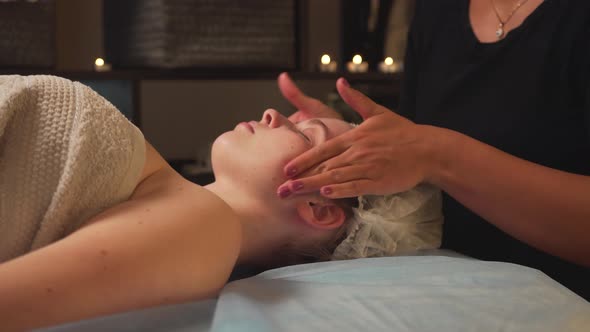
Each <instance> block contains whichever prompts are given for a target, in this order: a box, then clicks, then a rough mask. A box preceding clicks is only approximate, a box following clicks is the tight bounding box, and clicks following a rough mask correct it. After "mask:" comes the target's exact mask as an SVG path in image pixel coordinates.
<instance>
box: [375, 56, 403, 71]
mask: <svg viewBox="0 0 590 332" xmlns="http://www.w3.org/2000/svg"><path fill="white" fill-rule="evenodd" d="M399 70H400V65H399V64H398V63H396V62H395V61H393V58H392V57H389V56H388V57H387V58H385V60H383V62H380V63H379V71H380V72H382V73H395V72H397V71H399Z"/></svg>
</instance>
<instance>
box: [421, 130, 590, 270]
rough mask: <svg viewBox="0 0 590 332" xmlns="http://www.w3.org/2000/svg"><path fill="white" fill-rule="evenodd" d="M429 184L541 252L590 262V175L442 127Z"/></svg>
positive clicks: (438, 134) (584, 262) (585, 263)
mask: <svg viewBox="0 0 590 332" xmlns="http://www.w3.org/2000/svg"><path fill="white" fill-rule="evenodd" d="M430 131H431V132H433V133H437V134H436V135H437V136H434V137H436V139H435V141H436V143H433V144H434V145H435V146H436V148H435V149H434V150H435V151H439V152H438V155H439V158H438V160H439V161H440V162H439V163H437V164H436V167H433V168H432V170H433V171H432V175H431V177H430V182H431V183H433V184H435V185H437V186H439V187H440V188H441V189H442V190H444V191H446V192H447V193H448V194H449V195H451V196H453V197H454V198H455V199H456V200H458V201H459V202H461V203H462V204H463V205H465V206H466V207H467V208H469V209H471V210H472V211H474V212H475V213H477V214H478V215H480V216H481V217H483V218H484V219H486V220H487V221H488V222H491V223H492V224H494V225H496V226H497V227H499V228H500V229H502V230H503V231H505V232H506V233H508V234H510V235H512V236H514V237H515V238H517V239H519V240H521V241H523V242H526V243H528V244H530V245H532V246H534V247H536V248H538V249H540V250H543V251H546V252H548V253H551V254H554V255H556V256H559V257H562V258H564V259H567V260H569V261H572V262H575V263H578V264H581V265H585V266H590V177H588V176H583V175H576V174H571V173H566V172H562V171H558V170H555V169H551V168H548V167H544V166H541V165H538V164H534V163H531V162H528V161H525V160H523V159H519V158H516V157H514V156H511V155H509V154H507V153H504V152H502V151H500V150H498V149H495V148H493V147H491V146H489V145H486V144H484V143H481V142H479V141H477V140H475V139H472V138H470V137H468V136H465V135H462V134H460V133H457V132H453V131H450V130H445V129H441V128H432V129H431V130H430Z"/></svg>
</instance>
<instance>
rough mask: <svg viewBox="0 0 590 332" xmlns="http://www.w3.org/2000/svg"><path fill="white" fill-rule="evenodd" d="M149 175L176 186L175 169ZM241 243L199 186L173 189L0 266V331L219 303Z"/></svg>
mask: <svg viewBox="0 0 590 332" xmlns="http://www.w3.org/2000/svg"><path fill="white" fill-rule="evenodd" d="M153 176H162V177H171V178H177V176H174V175H172V174H171V171H170V170H165V171H162V172H160V173H156V174H154V175H153ZM240 239H241V233H240V228H239V223H238V222H237V220H236V219H235V217H234V216H233V212H232V211H231V209H230V208H229V207H228V206H227V205H226V204H225V203H223V202H222V201H221V200H219V199H218V198H217V197H215V196H214V195H212V194H210V193H209V192H208V191H206V190H205V189H203V188H200V187H198V186H196V185H194V184H190V183H188V182H186V181H181V180H174V181H170V182H168V185H166V186H163V187H162V188H160V190H157V191H153V192H151V193H149V194H146V195H143V196H141V197H140V198H138V199H136V200H131V201H127V202H124V203H122V204H120V205H117V206H116V207H113V208H111V209H109V210H107V211H105V212H104V213H101V214H99V215H97V216H96V217H94V218H93V219H92V220H91V222H90V223H88V224H87V226H85V227H83V228H82V229H80V230H78V231H77V232H75V233H73V234H72V235H70V236H68V237H67V238H65V239H63V240H61V241H58V242H56V243H54V244H52V245H49V246H47V247H45V248H42V249H40V250H37V251H35V252H32V253H30V254H28V255H25V256H22V257H20V258H17V259H14V260H12V261H9V262H7V263H4V264H2V265H0V322H2V323H1V325H2V330H3V331H7V330H8V331H11V330H23V329H29V328H33V327H39V326H48V325H55V324H59V323H62V322H66V321H73V320H79V319H84V318H89V317H92V316H97V315H105V314H110V313H114V312H120V311H125V310H131V309H136V308H142V307H148V306H154V305H161V304H167V303H177V302H183V301H189V300H196V299H202V298H207V297H213V296H216V294H217V293H218V291H219V290H220V289H221V288H222V287H223V285H224V284H225V283H226V281H227V279H228V277H229V275H230V273H231V271H232V268H233V266H234V264H235V261H236V259H237V257H238V253H239V248H240Z"/></svg>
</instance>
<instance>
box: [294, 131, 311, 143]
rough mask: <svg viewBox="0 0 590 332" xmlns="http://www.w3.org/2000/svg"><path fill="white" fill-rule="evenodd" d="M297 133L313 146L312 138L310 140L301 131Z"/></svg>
mask: <svg viewBox="0 0 590 332" xmlns="http://www.w3.org/2000/svg"><path fill="white" fill-rule="evenodd" d="M297 133H298V134H299V135H301V136H302V137H303V138H304V139H305V140H306V141H307V142H308V143H310V144H312V143H313V142H312V141H311V138H309V137H308V136H307V135H305V133H304V132H302V131H301V130H297Z"/></svg>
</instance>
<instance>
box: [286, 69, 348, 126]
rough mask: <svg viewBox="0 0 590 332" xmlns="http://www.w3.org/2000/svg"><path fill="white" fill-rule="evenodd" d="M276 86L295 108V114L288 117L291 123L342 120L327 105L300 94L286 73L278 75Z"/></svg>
mask: <svg viewBox="0 0 590 332" xmlns="http://www.w3.org/2000/svg"><path fill="white" fill-rule="evenodd" d="M278 84H279V89H280V90H281V93H282V94H283V97H285V99H287V100H288V101H289V102H290V103H291V104H292V105H293V106H295V107H296V108H297V112H295V113H293V114H292V115H291V116H289V120H290V121H291V122H294V123H297V122H299V121H303V120H308V119H312V118H335V119H342V116H341V115H340V114H339V113H338V112H336V111H335V110H333V109H332V108H330V107H329V106H328V105H326V104H324V103H322V102H321V101H319V100H317V99H315V98H311V97H309V96H307V95H305V94H304V93H303V92H301V90H299V88H298V87H297V85H295V83H294V82H293V81H292V80H291V78H290V77H289V75H288V74H287V73H281V74H280V75H279V78H278Z"/></svg>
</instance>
